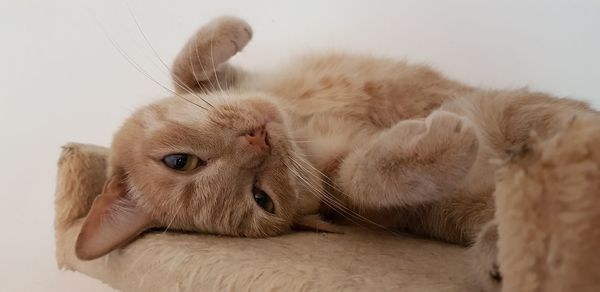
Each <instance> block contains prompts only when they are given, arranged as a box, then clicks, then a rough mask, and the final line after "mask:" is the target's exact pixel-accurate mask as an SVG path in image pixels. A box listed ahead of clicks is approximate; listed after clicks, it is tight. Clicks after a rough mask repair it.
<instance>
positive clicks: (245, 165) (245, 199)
mask: <svg viewBox="0 0 600 292" xmlns="http://www.w3.org/2000/svg"><path fill="white" fill-rule="evenodd" d="M184 97H185V98H186V99H188V100H190V101H192V102H195V103H197V104H199V105H201V106H203V107H204V108H206V109H203V108H201V107H198V106H195V105H193V104H192V103H190V102H188V101H185V100H184V99H182V98H168V99H164V100H162V101H159V102H157V103H154V104H151V105H149V106H146V107H144V108H142V109H141V110H139V111H138V112H136V113H135V114H134V115H133V116H132V117H131V118H130V119H129V120H128V121H127V122H126V123H125V124H124V126H123V127H122V128H121V130H120V131H119V132H118V133H117V134H116V135H115V137H114V140H113V145H112V153H111V157H110V165H111V167H112V172H113V173H118V174H120V175H123V177H125V184H126V186H127V188H128V189H129V191H128V192H129V195H131V196H133V198H134V199H135V201H136V202H137V204H139V205H140V206H141V207H142V208H143V209H145V210H146V211H147V212H149V214H150V216H151V218H152V219H153V220H154V221H155V222H156V224H157V225H161V226H168V227H169V228H171V229H183V230H195V231H202V232H209V233H217V234H227V235H236V236H252V237H255V236H268V235H275V234H280V233H283V232H285V231H287V230H289V229H290V226H291V224H292V220H293V217H294V216H295V215H296V214H297V212H298V206H299V204H305V203H304V202H299V200H300V198H301V196H300V192H301V183H300V181H299V178H298V177H296V176H295V175H294V173H293V172H292V171H291V170H290V168H289V167H288V166H289V161H290V157H292V158H293V157H294V156H295V155H296V151H298V149H297V148H296V147H295V145H294V144H293V142H292V140H291V139H290V135H289V132H288V129H287V128H286V122H285V119H284V115H283V113H282V112H281V111H280V109H279V108H278V107H277V106H276V105H275V104H274V103H273V102H272V101H270V99H268V98H266V97H264V96H261V95H260V94H233V93H212V94H210V95H207V96H204V98H205V99H207V100H208V101H209V102H210V104H212V106H209V105H207V104H205V103H203V102H202V101H200V100H199V99H198V98H197V97H195V96H191V95H189V96H184Z"/></svg>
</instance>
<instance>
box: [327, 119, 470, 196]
mask: <svg viewBox="0 0 600 292" xmlns="http://www.w3.org/2000/svg"><path fill="white" fill-rule="evenodd" d="M478 145H479V144H478V140H477V135H476V133H475V130H474V129H473V127H472V126H471V124H470V122H469V121H468V120H467V119H466V118H463V117H461V116H458V115H456V114H453V113H449V112H443V111H437V112H434V113H433V114H431V115H430V116H429V117H427V118H426V119H425V120H406V121H402V122H399V123H398V124H396V125H395V126H393V127H392V128H390V129H387V130H386V131H384V132H382V133H381V134H380V135H378V136H377V137H376V138H374V139H373V140H372V141H370V142H369V144H367V145H365V146H363V147H361V148H360V149H358V150H357V151H355V152H353V153H351V154H350V155H349V156H348V157H347V158H346V160H345V161H344V162H343V164H342V166H341V168H340V171H339V176H340V178H339V179H340V183H341V184H342V185H343V186H344V187H345V188H346V189H347V190H348V192H350V193H353V194H354V195H353V196H351V199H353V200H354V202H355V203H357V204H359V205H367V206H368V205H371V206H372V207H379V206H390V205H392V206H393V205H395V206H400V205H409V204H417V203H424V202H428V201H433V200H437V199H441V198H444V197H446V196H449V195H452V194H453V193H454V192H455V191H456V190H457V189H459V188H460V187H462V186H463V184H464V182H465V179H466V177H467V174H468V172H469V170H470V169H471V167H472V165H473V163H474V162H475V160H476V158H477V150H478Z"/></svg>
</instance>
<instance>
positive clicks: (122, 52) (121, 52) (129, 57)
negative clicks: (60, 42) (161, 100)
mask: <svg viewBox="0 0 600 292" xmlns="http://www.w3.org/2000/svg"><path fill="white" fill-rule="evenodd" d="M95 20H96V23H97V24H98V26H100V28H101V29H102V32H103V33H104V35H105V37H106V38H107V39H108V40H109V41H110V43H111V44H112V46H113V47H114V48H115V49H116V50H117V51H118V52H119V54H120V55H121V56H122V57H123V58H124V59H125V60H126V61H127V62H128V63H129V64H130V65H131V66H132V67H133V68H134V69H136V70H137V71H138V72H139V73H141V74H142V75H144V76H145V77H146V78H148V79H149V80H150V81H152V82H154V83H155V84H156V85H158V86H160V87H162V88H163V89H164V90H166V91H168V92H170V93H171V94H173V95H175V96H177V97H179V98H181V99H183V100H185V101H187V102H189V103H191V104H193V105H195V106H197V107H199V108H202V109H204V110H208V109H207V108H205V107H203V106H202V105H200V104H197V103H195V102H193V101H191V100H189V99H187V98H185V97H183V96H181V95H180V94H178V93H177V92H175V91H174V90H172V89H171V88H169V87H167V86H166V85H164V84H162V83H160V82H159V81H158V80H156V79H154V78H153V77H152V76H151V75H150V74H149V73H148V72H146V71H145V70H144V69H143V68H142V67H141V66H140V65H139V64H138V63H137V62H135V60H134V59H133V58H131V56H129V55H128V54H127V53H126V52H125V51H124V50H123V49H122V48H121V47H120V46H119V45H118V44H117V42H116V41H115V40H114V39H113V38H112V37H110V35H109V33H108V31H107V30H106V28H105V27H104V25H103V24H102V23H101V22H100V21H99V20H98V19H97V18H95Z"/></svg>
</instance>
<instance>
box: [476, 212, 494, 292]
mask: <svg viewBox="0 0 600 292" xmlns="http://www.w3.org/2000/svg"><path fill="white" fill-rule="evenodd" d="M497 242H498V230H497V225H496V223H495V221H491V222H489V223H487V224H486V225H485V226H484V227H483V228H482V230H481V232H480V233H479V235H478V236H477V239H476V241H475V244H474V245H473V246H472V247H471V249H470V250H469V253H470V257H471V267H472V274H473V275H474V277H475V279H476V280H477V283H478V285H479V287H480V288H481V289H482V290H483V291H485V292H499V291H500V290H501V288H502V274H501V273H500V267H499V265H498V246H497Z"/></svg>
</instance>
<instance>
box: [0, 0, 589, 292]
mask: <svg viewBox="0 0 600 292" xmlns="http://www.w3.org/2000/svg"><path fill="white" fill-rule="evenodd" d="M125 3H126V2H125V1H124V0H111V1H90V0H88V1H76V0H55V1H44V0H30V1H8V0H2V1H1V2H0V151H1V152H0V153H2V154H3V157H2V159H1V160H0V161H1V162H3V163H2V167H1V168H0V186H1V188H0V196H1V199H0V200H1V201H0V216H1V219H0V230H2V232H3V234H2V235H0V279H1V281H0V291H108V290H109V289H108V288H107V287H106V286H104V285H101V284H98V283H96V282H95V281H93V280H90V279H89V278H87V277H84V276H81V275H79V274H73V273H65V272H59V271H57V269H56V267H55V263H54V251H53V248H54V247H53V246H54V243H53V240H54V239H53V231H52V222H53V209H52V208H53V206H52V203H53V197H52V196H53V190H54V177H55V162H56V158H57V155H58V154H59V146H60V145H62V144H64V143H65V142H67V141H81V142H90V143H97V144H102V145H108V143H109V141H110V138H111V134H112V133H113V132H114V131H115V129H116V128H117V127H118V125H119V124H120V123H121V122H122V121H123V119H124V118H125V117H126V116H127V115H128V114H129V113H130V112H131V111H132V109H134V108H136V107H137V106H138V105H141V104H144V103H147V102H149V101H151V100H153V99H154V98H157V97H161V96H165V95H166V94H167V93H166V92H165V91H164V90H163V89H161V88H160V87H159V86H157V85H156V84H154V83H153V82H152V81H150V80H148V79H147V78H146V77H145V76H143V75H142V74H140V73H139V72H137V71H136V70H134V69H133V68H132V66H131V65H130V64H128V63H127V62H125V61H124V59H123V58H122V56H120V55H119V54H118V53H117V51H116V50H115V48H114V47H113V46H112V45H111V43H110V42H109V41H108V40H107V38H106V37H105V35H104V33H103V32H102V29H101V25H100V24H99V23H101V24H102V25H103V26H104V27H105V28H106V31H107V32H108V35H109V36H110V38H112V39H114V41H115V42H117V43H118V44H119V46H121V47H122V48H123V49H124V50H125V51H126V53H127V54H128V55H130V56H131V57H132V58H134V59H136V61H137V62H138V63H140V65H141V66H142V67H144V70H147V71H148V72H149V74H151V75H152V76H153V77H154V78H156V79H157V80H159V81H160V82H162V83H165V84H168V83H169V81H168V77H167V74H166V73H165V72H164V71H162V70H161V69H160V68H161V67H160V66H159V65H158V64H160V62H158V61H157V60H156V59H155V58H153V54H152V51H151V50H150V49H149V48H148V47H147V46H146V45H145V44H144V42H143V39H142V38H141V37H140V35H139V32H138V31H137V28H136V25H135V23H134V22H133V20H132V16H131V15H130V14H129V12H128V9H127V6H126V4H125ZM129 3H130V4H129V5H130V6H131V9H132V11H133V13H134V15H135V16H136V17H137V19H138V21H139V23H140V25H141V27H142V29H143V30H144V32H145V33H146V35H147V37H148V38H149V39H150V41H151V43H152V44H153V45H154V47H155V49H156V50H157V51H158V52H159V54H160V56H161V57H162V58H163V59H164V60H165V61H166V62H168V63H170V62H171V60H172V58H173V56H174V55H175V53H176V52H177V50H178V49H179V48H180V47H181V45H182V43H183V42H184V41H185V39H186V38H187V37H188V36H189V35H190V33H191V32H193V31H194V30H195V29H196V28H197V27H198V26H199V25H201V24H202V23H204V22H206V21H207V20H209V19H210V18H212V17H214V16H218V15H221V14H233V15H238V16H241V17H243V18H245V19H247V20H248V22H250V24H251V25H253V27H254V30H255V38H254V40H253V42H252V43H251V44H250V45H249V46H248V47H247V49H246V50H245V51H244V52H243V53H242V54H241V55H239V56H236V57H235V60H234V62H236V63H239V64H242V65H245V66H248V67H255V68H265V67H268V66H272V65H274V64H277V63H278V62H280V61H282V60H285V59H286V58H288V56H290V55H293V54H295V53H300V52H304V51H306V50H310V49H319V48H337V49H343V50H352V51H359V52H371V53H375V54H380V55H387V56H394V57H407V58H410V59H411V60H415V61H423V62H427V63H430V64H432V65H434V66H435V67H437V68H439V69H440V70H442V71H444V72H446V73H447V74H448V75H449V76H451V77H453V78H456V79H459V80H463V81H465V82H468V83H470V84H474V85H481V86H487V87H521V86H525V85H529V86H530V87H532V88H534V89H539V90H543V91H548V92H551V93H554V94H556V95H560V96H569V97H573V98H578V99H583V100H588V101H591V102H593V103H594V104H595V105H596V107H598V106H600V85H599V84H600V83H599V80H598V79H599V77H600V54H599V52H600V40H599V36H600V34H599V32H598V30H599V29H600V4H599V3H600V2H599V1H523V0H521V1H294V2H293V3H292V2H291V1H289V2H286V1H131V2H129ZM374 3H376V4H374Z"/></svg>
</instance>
